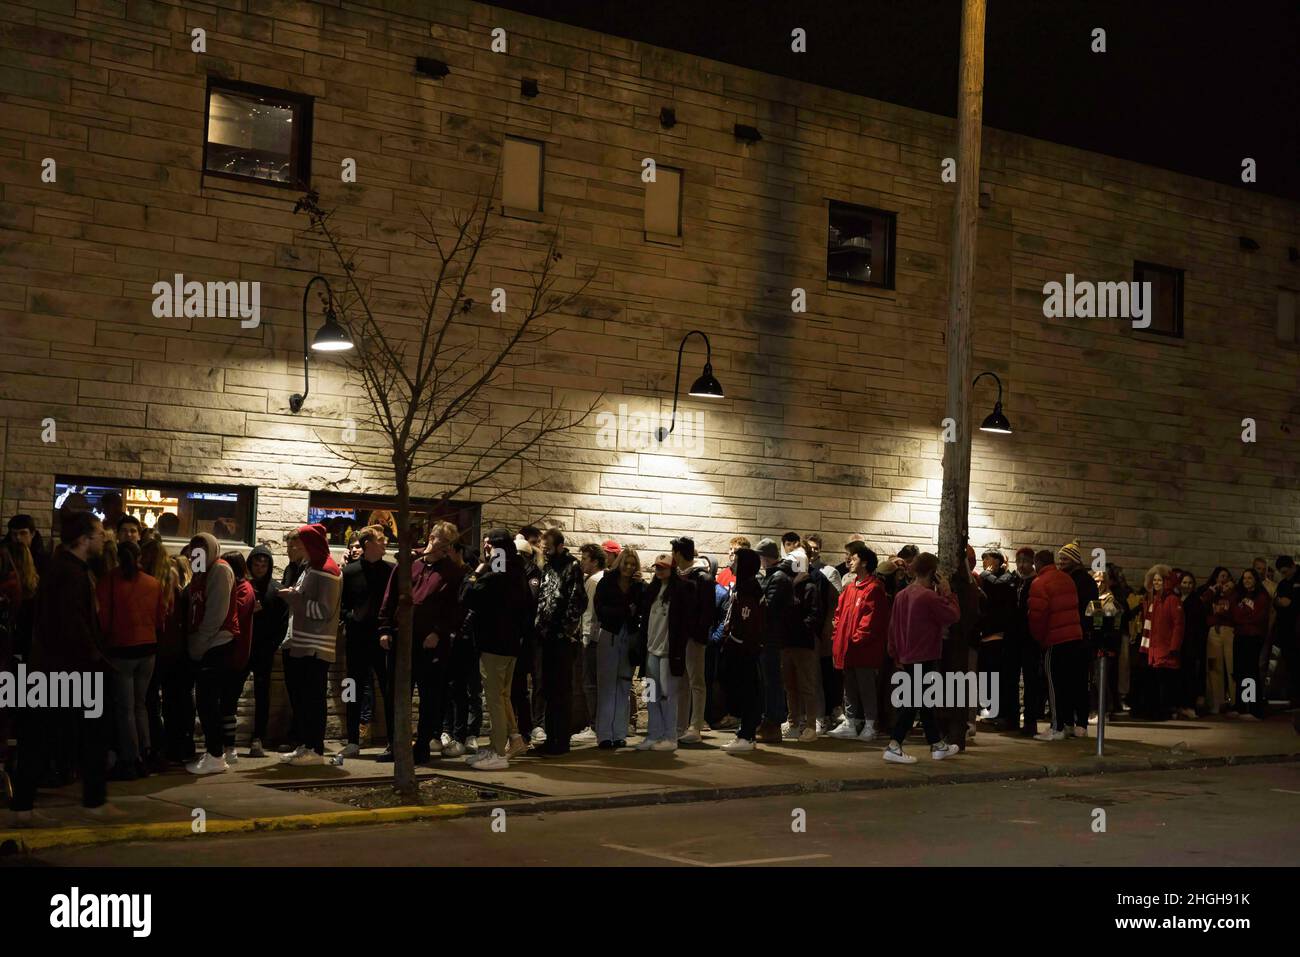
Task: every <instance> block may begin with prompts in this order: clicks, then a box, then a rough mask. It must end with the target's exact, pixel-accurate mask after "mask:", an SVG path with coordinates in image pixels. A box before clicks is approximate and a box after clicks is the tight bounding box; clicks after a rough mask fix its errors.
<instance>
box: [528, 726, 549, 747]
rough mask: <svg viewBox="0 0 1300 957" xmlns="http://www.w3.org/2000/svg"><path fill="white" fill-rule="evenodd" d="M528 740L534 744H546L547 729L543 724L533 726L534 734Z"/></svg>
mask: <svg viewBox="0 0 1300 957" xmlns="http://www.w3.org/2000/svg"><path fill="white" fill-rule="evenodd" d="M528 740H529V741H531V742H532V743H533V744H534V745H538V744H545V743H546V729H545V728H543V727H542V726H541V725H538V726H537V727H535V728H533V733H532V736H531V737H530V738H529V739H528Z"/></svg>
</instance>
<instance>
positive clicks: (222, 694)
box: [0, 510, 1300, 823]
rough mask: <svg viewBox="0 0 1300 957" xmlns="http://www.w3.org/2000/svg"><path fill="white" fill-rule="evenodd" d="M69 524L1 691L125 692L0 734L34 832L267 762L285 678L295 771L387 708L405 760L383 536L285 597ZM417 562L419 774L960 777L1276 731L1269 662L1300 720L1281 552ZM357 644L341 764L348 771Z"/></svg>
mask: <svg viewBox="0 0 1300 957" xmlns="http://www.w3.org/2000/svg"><path fill="white" fill-rule="evenodd" d="M60 518H61V528H60V534H59V539H60V541H59V545H58V546H57V547H56V548H54V549H53V550H52V551H48V552H47V550H46V548H45V545H44V542H43V540H42V538H41V536H40V534H39V532H38V531H37V529H36V525H35V523H34V522H33V521H32V519H31V518H30V517H29V516H25V515H19V516H15V517H14V518H12V519H11V520H10V521H9V526H8V533H7V535H6V537H5V539H4V542H3V547H0V670H5V671H11V672H12V671H14V670H15V667H16V666H17V665H18V664H19V663H23V664H25V666H26V668H27V669H28V670H29V671H45V672H54V671H66V672H79V673H96V674H102V675H103V676H105V678H106V682H105V683H106V686H107V691H108V695H107V697H108V702H109V704H108V707H107V709H106V710H105V712H104V714H103V715H102V716H95V715H91V714H88V713H86V712H85V711H84V710H83V709H78V708H67V707H65V708H40V709H35V708H27V709H24V708H18V709H12V710H8V709H6V710H5V711H3V712H0V747H2V748H3V757H4V766H5V770H6V774H5V777H4V782H3V783H4V784H5V786H6V788H8V789H10V790H11V792H12V795H11V798H10V807H11V809H12V811H13V812H14V813H15V817H16V821H17V822H18V823H24V822H30V821H32V820H33V807H34V801H35V798H36V796H37V791H38V789H39V788H40V787H45V786H59V785H62V784H66V783H68V782H69V781H70V780H72V779H73V778H74V777H76V776H79V777H80V778H81V782H82V800H83V804H84V805H85V807H86V808H88V809H92V811H93V813H96V814H98V815H100V816H113V815H115V814H116V813H119V812H116V811H115V810H114V809H113V808H112V807H111V805H108V804H107V803H106V802H107V782H108V781H109V780H133V779H135V778H137V777H139V776H142V775H149V774H154V773H159V772H164V771H167V770H169V769H179V768H180V767H184V769H185V770H186V771H188V772H189V773H192V774H196V775H206V774H214V773H222V772H225V771H228V770H229V769H230V766H231V765H232V764H234V763H236V762H238V761H239V759H240V754H239V752H238V750H237V748H236V728H237V718H238V714H239V705H240V702H241V699H243V698H244V697H245V696H246V692H247V693H250V694H251V697H252V712H253V713H252V722H251V730H250V739H251V740H250V742H249V747H248V749H247V751H246V755H247V756H249V757H255V758H256V757H265V756H266V750H265V746H264V742H265V741H267V740H268V730H269V728H268V725H269V721H270V716H271V695H272V686H273V671H274V665H275V661H276V658H277V655H278V656H279V658H280V660H281V664H282V674H283V682H284V688H285V691H286V692H287V699H288V703H289V712H290V718H291V720H290V722H289V727H288V731H287V741H285V742H283V743H281V744H280V751H281V754H280V758H281V760H282V761H285V762H287V763H288V764H290V765H294V766H304V765H313V764H322V763H324V762H325V761H327V760H330V759H333V760H342V759H345V758H352V757H357V756H359V755H360V754H361V753H362V747H363V746H364V744H365V743H366V742H367V740H368V737H369V726H370V724H371V723H372V721H373V720H374V705H375V702H376V700H377V699H378V698H382V699H383V704H382V715H383V719H384V725H385V728H387V729H388V736H389V739H390V744H389V745H388V747H387V748H385V749H384V750H383V751H382V753H380V754H379V755H378V756H377V758H376V760H378V761H380V762H386V761H392V760H393V757H394V755H393V748H392V745H391V735H392V729H393V728H394V727H395V724H396V721H395V718H396V708H397V707H403V708H406V709H409V708H410V707H411V706H412V703H413V702H412V701H409V700H408V701H404V702H396V701H395V700H394V699H395V695H394V685H395V675H396V670H397V669H396V667H395V651H396V647H397V644H398V642H397V636H398V630H399V616H400V613H401V608H402V602H401V601H400V591H401V589H400V585H399V578H400V576H399V574H398V573H397V568H396V563H395V562H393V561H391V560H390V559H389V558H387V557H386V556H387V554H388V551H389V542H388V532H389V530H388V529H385V528H384V527H382V526H378V525H372V526H368V527H366V528H363V529H361V530H360V531H359V532H357V533H355V534H354V535H353V537H352V540H351V541H350V542H349V545H348V550H347V556H346V558H344V559H343V564H342V566H341V567H340V565H339V564H338V563H336V561H335V559H334V557H333V556H332V555H331V551H330V547H329V539H328V536H327V532H326V530H325V529H324V528H323V527H322V526H320V525H303V526H301V527H300V528H298V529H296V530H295V531H293V532H292V533H291V534H289V535H288V536H286V538H285V543H284V544H285V550H286V554H287V564H286V565H285V567H284V568H283V569H282V570H281V571H280V573H279V575H278V576H277V574H276V567H275V555H274V554H273V552H272V550H271V549H270V548H269V547H267V545H266V544H265V543H263V544H261V545H258V546H256V547H254V548H253V549H252V550H251V551H250V552H249V553H248V554H247V555H244V554H243V553H242V552H240V551H237V550H233V549H230V548H228V547H227V546H224V545H223V544H222V542H221V541H219V539H218V538H217V537H216V536H214V535H213V534H210V533H201V534H198V535H196V536H194V537H193V538H192V539H191V540H190V541H189V543H188V545H186V546H184V547H182V548H180V549H178V550H177V552H176V553H174V554H172V553H169V551H168V548H167V546H166V545H165V544H164V541H163V539H162V537H161V536H160V535H159V534H158V533H157V531H156V530H152V529H147V528H145V527H143V526H142V525H141V523H140V522H139V521H138V520H137V519H136V518H134V517H132V516H130V515H126V514H122V515H117V516H116V517H115V521H114V527H113V528H112V529H109V530H106V529H105V528H104V525H103V522H102V520H101V518H100V517H98V516H96V515H95V514H94V513H92V512H90V511H84V510H82V511H76V510H74V511H65V512H64V513H62V514H61V516H60ZM421 540H422V544H421V545H420V546H419V547H418V548H417V549H416V553H415V554H414V555H413V560H412V564H411V574H410V589H409V592H410V606H409V607H410V619H411V636H412V639H411V642H410V644H411V648H410V655H411V660H410V674H411V686H412V692H413V695H414V696H415V697H417V698H418V705H417V714H418V717H417V719H416V721H415V734H414V745H413V747H414V755H415V759H416V761H417V762H420V763H423V762H427V761H429V760H431V759H432V758H433V757H434V756H435V755H440V756H442V757H444V758H448V757H460V756H462V755H463V756H465V759H466V761H467V763H468V764H469V766H470V767H473V768H476V769H479V770H500V769H502V768H506V767H509V765H510V762H511V761H512V760H514V759H516V758H518V757H519V756H521V755H524V754H525V753H531V754H535V755H539V756H543V757H545V756H550V755H559V754H564V753H565V752H567V751H568V750H569V749H570V747H571V745H572V744H573V743H586V742H594V743H595V744H596V746H597V747H598V748H600V749H604V750H617V749H622V748H626V747H628V742H629V739H630V738H632V737H633V736H635V735H636V734H637V727H638V725H637V715H638V712H639V710H640V707H639V706H640V705H644V707H645V711H646V730H645V732H644V734H642V735H641V740H640V741H639V742H638V743H637V744H636V745H635V748H636V750H640V751H668V752H671V751H674V750H676V749H677V747H678V746H679V744H687V745H692V744H701V743H705V739H704V734H705V732H706V730H707V731H710V732H718V731H730V732H731V736H730V738H729V740H727V741H726V742H725V743H722V742H709V743H721V747H722V750H723V751H725V752H728V753H733V754H734V753H743V752H749V751H753V750H754V749H755V748H756V747H757V746H758V745H759V744H775V743H779V742H786V743H789V744H796V745H797V744H807V743H810V742H814V741H816V740H818V738H820V737H830V738H835V739H843V740H856V741H875V740H880V741H882V742H883V743H884V749H883V757H884V759H885V760H886V761H889V762H894V763H911V762H914V761H915V760H916V757H915V755H913V754H909V753H908V752H907V751H906V750H905V749H904V744H905V742H906V740H907V738H908V735H909V734H910V732H911V731H912V729H913V726H914V725H915V724H916V723H917V722H918V721H919V723H920V724H921V727H922V730H923V733H924V737H925V740H926V743H927V745H928V747H929V750H930V754H931V757H932V758H933V759H935V760H942V759H945V758H949V757H952V756H954V755H957V754H960V753H961V752H962V751H964V750H965V749H966V746H967V744H968V743H969V741H970V740H971V738H972V737H973V736H974V735H975V734H976V729H977V727H978V726H979V725H978V720H979V719H984V720H985V721H988V722H991V727H992V729H993V730H994V731H996V732H1001V733H1018V734H1021V735H1024V736H1026V737H1031V738H1034V739H1035V740H1039V741H1047V742H1051V741H1059V740H1062V739H1065V738H1067V737H1083V736H1087V734H1088V727H1089V723H1090V720H1091V719H1092V716H1093V715H1094V714H1095V713H1096V712H1097V711H1098V709H1102V710H1104V711H1105V712H1107V713H1108V714H1110V715H1112V716H1116V717H1118V716H1121V715H1124V714H1125V712H1127V714H1128V715H1129V716H1131V717H1132V718H1137V719H1142V720H1145V721H1161V720H1167V719H1170V718H1174V717H1181V718H1196V717H1200V716H1207V715H1222V716H1224V717H1226V718H1241V719H1246V720H1258V719H1260V718H1263V717H1266V716H1267V710H1266V709H1267V695H1266V693H1265V685H1266V684H1267V681H1268V678H1269V670H1270V663H1271V660H1272V659H1271V655H1270V652H1271V650H1272V648H1273V647H1275V646H1276V647H1277V648H1278V649H1280V652H1281V662H1282V665H1283V666H1284V667H1285V674H1286V677H1287V684H1288V687H1287V688H1286V689H1285V694H1284V697H1286V698H1288V699H1289V701H1290V703H1291V704H1292V705H1294V704H1295V701H1296V697H1297V691H1296V681H1295V677H1296V675H1297V673H1298V672H1297V666H1296V660H1295V659H1296V651H1297V647H1298V645H1300V637H1298V636H1297V609H1296V606H1295V604H1294V601H1295V598H1296V597H1297V596H1296V584H1295V583H1296V576H1295V570H1296V566H1295V562H1294V561H1293V560H1292V558H1291V557H1290V556H1287V555H1282V556H1278V558H1277V559H1276V560H1275V562H1274V563H1273V565H1272V566H1271V567H1270V566H1269V564H1268V562H1267V561H1265V560H1264V559H1263V558H1260V559H1256V560H1255V562H1254V563H1253V565H1252V567H1250V568H1246V569H1245V570H1244V571H1242V572H1241V573H1240V574H1239V575H1237V576H1235V577H1234V575H1233V574H1232V572H1230V571H1229V570H1228V569H1226V568H1222V567H1219V568H1215V569H1214V571H1213V572H1211V574H1210V576H1209V578H1208V579H1207V580H1206V581H1205V582H1204V583H1198V581H1197V579H1196V577H1195V576H1194V575H1193V574H1192V573H1191V572H1189V571H1185V570H1182V569H1178V568H1172V567H1170V566H1169V565H1165V564H1157V565H1155V566H1153V567H1152V568H1150V569H1149V570H1148V571H1147V572H1146V573H1145V575H1144V576H1143V579H1142V582H1141V584H1140V586H1139V587H1133V586H1131V585H1130V584H1129V583H1128V581H1127V579H1126V578H1125V576H1124V574H1123V572H1122V570H1121V569H1119V568H1118V567H1116V566H1115V565H1113V564H1107V565H1106V566H1105V568H1104V570H1099V571H1095V572H1094V571H1093V570H1092V569H1090V568H1089V567H1087V566H1085V565H1084V563H1083V558H1082V552H1081V550H1080V547H1079V545H1078V543H1076V542H1071V543H1068V544H1066V545H1064V546H1062V547H1061V548H1060V549H1058V550H1057V551H1056V552H1054V553H1053V552H1052V551H1049V550H1038V551H1035V550H1034V549H1031V548H1021V549H1020V550H1018V551H1017V552H1015V554H1014V555H1013V557H1012V563H1010V564H1009V563H1008V562H1007V559H1006V557H1005V555H1004V554H1003V553H1002V552H1000V551H998V550H996V549H994V550H989V551H986V552H984V554H983V555H982V556H981V559H980V563H981V564H982V568H980V569H979V570H978V572H977V571H976V565H977V562H976V557H975V552H974V550H973V549H971V548H969V547H968V548H967V561H966V563H965V567H964V568H963V569H961V570H948V569H941V568H940V566H939V561H938V559H937V557H936V556H935V555H933V554H931V553H928V552H921V551H920V550H919V549H918V548H917V547H916V546H906V547H904V548H902V549H899V550H898V552H897V553H896V554H892V555H889V556H887V557H883V558H882V557H880V556H879V555H877V553H876V552H875V551H873V550H872V549H871V548H870V547H868V546H867V545H866V544H865V542H864V541H862V540H861V537H860V536H854V538H853V539H852V540H850V541H848V542H846V543H845V544H844V545H843V554H842V561H840V562H839V563H838V564H831V563H830V561H829V560H828V559H827V558H826V557H825V556H824V555H823V539H822V537H821V536H820V535H819V534H816V533H813V534H807V535H801V534H799V533H796V532H788V533H786V534H785V535H783V536H782V537H781V539H780V540H779V541H777V540H775V539H772V538H764V539H762V540H760V541H759V542H758V543H757V545H756V546H755V545H752V544H751V542H750V540H749V539H748V538H745V537H743V536H737V537H735V538H733V539H731V542H730V550H729V553H728V555H727V560H726V563H725V566H724V567H722V568H720V567H719V563H718V562H717V561H716V560H715V559H713V558H710V557H707V556H703V555H699V554H697V551H696V547H695V543H694V541H693V540H692V539H691V538H687V537H681V538H676V539H673V540H672V541H671V542H669V543H668V547H667V550H665V551H664V552H662V553H661V554H657V555H656V556H655V557H654V559H653V560H652V561H651V562H650V563H649V565H648V567H644V566H643V565H642V560H641V557H640V555H639V554H638V553H637V551H636V549H635V548H632V547H620V546H619V544H618V543H616V542H614V541H605V542H601V543H596V542H589V543H585V544H583V545H581V547H579V548H578V549H577V551H576V553H574V552H571V551H570V547H569V544H568V543H567V542H566V538H565V535H564V533H563V532H562V531H561V530H560V529H559V528H549V529H547V530H545V531H542V530H540V529H538V528H536V527H532V526H528V527H525V528H522V529H520V530H519V532H518V533H517V534H511V533H510V532H509V531H508V530H506V529H503V528H497V529H493V530H492V531H490V532H488V533H487V534H486V535H485V536H484V537H483V539H482V540H481V541H480V542H476V543H469V542H466V541H464V536H463V533H462V530H460V529H458V528H456V526H455V525H452V524H450V523H448V522H445V521H444V522H436V523H434V524H433V525H432V526H431V527H430V528H428V529H427V530H426V533H425V534H423V535H422V536H421ZM340 631H341V633H342V641H340ZM340 648H341V650H342V653H343V656H344V663H345V668H346V676H347V679H348V680H346V681H345V682H344V689H343V693H342V694H341V695H340V697H341V698H342V700H343V703H344V707H345V712H346V715H345V721H344V732H345V735H346V741H345V742H344V743H343V746H342V748H341V750H340V751H339V752H338V754H336V755H332V756H327V755H326V728H327V717H328V711H329V697H330V694H329V674H330V671H331V666H332V665H333V664H334V663H335V660H336V656H337V655H338V653H339V651H340ZM1103 658H1104V659H1106V660H1107V662H1108V664H1109V667H1108V669H1106V671H1105V672H1104V674H1105V678H1104V679H1101V678H1099V676H1100V675H1101V674H1102V673H1103V672H1101V671H1099V670H1098V669H1097V668H1096V667H1095V663H1096V662H1097V661H1098V659H1103ZM898 671H903V672H907V673H913V674H918V675H922V676H923V675H926V674H929V673H931V672H940V673H943V674H948V673H951V672H954V671H955V672H962V673H983V674H985V675H993V674H996V675H997V678H998V680H997V684H996V686H995V687H996V688H998V689H999V692H998V694H997V696H996V698H995V700H992V701H987V702H984V704H985V705H986V707H985V708H984V709H983V710H982V711H980V710H979V708H978V707H977V706H976V705H975V704H974V703H972V702H970V701H966V700H963V701H949V700H942V701H939V702H938V703H937V704H936V703H932V702H930V701H929V700H923V701H918V700H914V699H911V698H908V699H906V700H903V701H900V702H898V703H897V705H896V703H895V701H894V699H893V696H892V695H891V691H892V689H893V688H894V686H895V682H894V681H893V680H892V676H894V675H895V673H896V672H898ZM250 677H251V679H252V682H251V689H249V678H250ZM338 693H339V691H338V689H336V694H338ZM575 709H576V710H577V711H578V712H580V713H581V714H583V715H585V718H584V719H583V721H581V722H579V723H581V724H583V725H585V726H583V727H581V728H578V727H576V726H575V720H574V719H575V716H576V715H575ZM408 713H409V711H408ZM196 717H197V719H198V722H199V725H200V727H201V735H200V736H199V738H200V745H201V746H200V745H196V736H195V733H194V729H195V719H196ZM1040 722H1043V723H1044V727H1043V728H1042V730H1040V728H1039V724H1040ZM485 726H486V736H485V735H484V729H485Z"/></svg>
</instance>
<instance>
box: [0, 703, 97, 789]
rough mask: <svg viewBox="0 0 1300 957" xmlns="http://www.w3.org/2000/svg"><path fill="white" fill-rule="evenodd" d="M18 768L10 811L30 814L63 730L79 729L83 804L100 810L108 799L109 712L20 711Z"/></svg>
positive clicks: (51, 709)
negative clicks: (71, 727) (98, 713)
mask: <svg viewBox="0 0 1300 957" xmlns="http://www.w3.org/2000/svg"><path fill="white" fill-rule="evenodd" d="M17 711H18V714H17V722H18V741H19V744H20V748H19V751H18V762H17V763H18V766H17V768H16V769H15V771H16V774H15V775H14V797H13V802H12V804H11V805H10V809H11V810H14V811H30V810H31V809H32V807H33V806H34V805H35V803H36V788H37V786H38V785H39V784H40V782H41V778H42V777H44V776H45V772H46V770H47V769H48V768H49V765H50V758H51V756H52V754H53V749H54V748H56V747H58V746H59V741H60V740H61V739H62V737H63V736H64V732H63V731H62V730H61V729H64V728H67V727H69V726H73V727H75V728H76V731H75V737H76V741H77V765H78V767H79V768H80V770H81V804H82V806H83V807H99V806H100V805H101V804H103V803H104V802H105V801H106V800H108V784H107V780H108V774H107V764H108V744H107V741H106V739H105V737H104V733H105V726H106V725H107V724H109V723H111V719H110V718H109V717H108V712H107V711H105V712H104V713H103V714H101V715H99V716H98V717H95V718H88V717H86V715H85V712H84V711H82V710H80V709H75V708H20V709H17Z"/></svg>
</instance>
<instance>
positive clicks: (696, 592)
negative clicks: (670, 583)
mask: <svg viewBox="0 0 1300 957" xmlns="http://www.w3.org/2000/svg"><path fill="white" fill-rule="evenodd" d="M679 574H680V577H681V579H682V582H683V583H684V584H686V585H689V586H690V596H689V599H688V600H689V602H690V605H691V609H692V621H691V641H694V642H698V643H699V644H701V645H706V644H708V643H709V632H711V631H713V617H714V615H715V614H716V612H717V603H716V601H715V595H714V592H713V576H712V575H710V574H709V571H708V569H706V568H699V567H693V568H688V569H686V571H684V572H680V573H679Z"/></svg>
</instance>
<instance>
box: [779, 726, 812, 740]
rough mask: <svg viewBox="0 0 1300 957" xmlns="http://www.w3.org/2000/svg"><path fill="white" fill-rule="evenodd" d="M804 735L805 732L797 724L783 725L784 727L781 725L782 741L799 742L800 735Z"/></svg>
mask: <svg viewBox="0 0 1300 957" xmlns="http://www.w3.org/2000/svg"><path fill="white" fill-rule="evenodd" d="M802 733H803V732H802V731H801V730H800V729H799V726H798V725H797V724H783V725H781V740H782V741H798V740H799V735H801V734H802ZM814 733H815V732H814Z"/></svg>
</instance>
